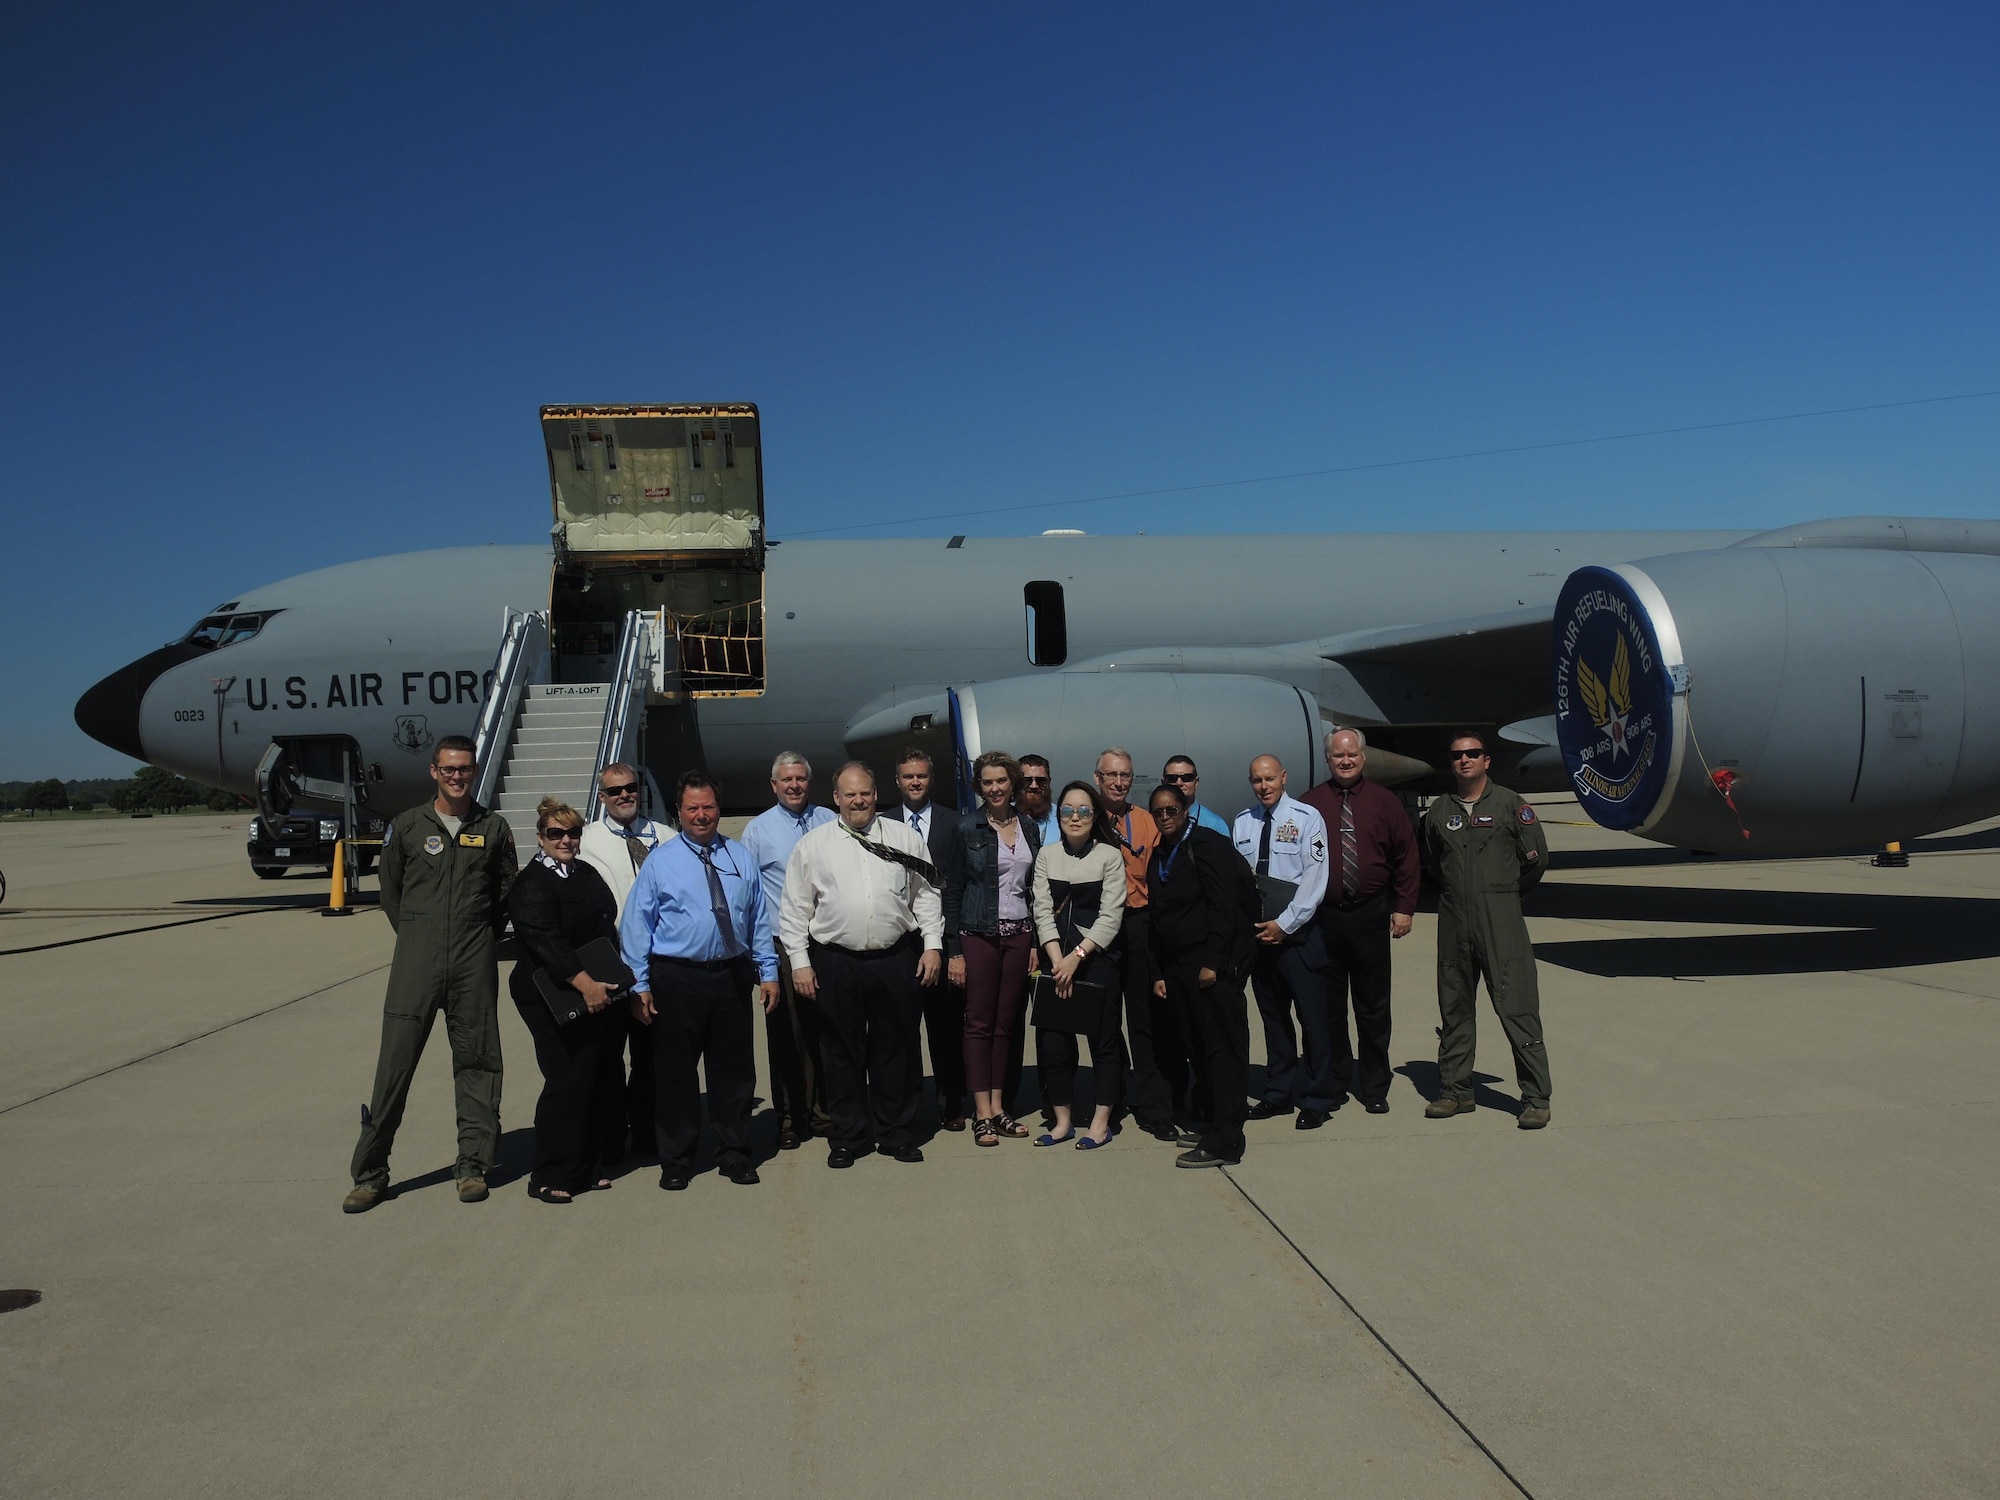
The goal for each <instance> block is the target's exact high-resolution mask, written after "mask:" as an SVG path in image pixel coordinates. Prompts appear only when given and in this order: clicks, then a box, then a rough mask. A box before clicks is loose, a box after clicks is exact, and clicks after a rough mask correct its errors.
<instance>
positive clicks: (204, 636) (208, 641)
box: [181, 615, 264, 651]
mask: <svg viewBox="0 0 2000 1500" xmlns="http://www.w3.org/2000/svg"><path fill="white" fill-rule="evenodd" d="M263 628H264V616H262V615H208V616H205V617H204V618H203V619H202V620H201V622H200V623H199V624H197V625H196V626H195V627H194V629H192V630H190V631H189V632H188V633H187V634H186V635H184V636H182V637H181V639H182V640H183V641H185V642H186V643H187V644H188V645H190V646H200V647H201V648H202V649H203V650H207V651H213V650H215V649H216V648H218V647H221V646H233V645H235V644H236V643H237V642H238V641H247V640H249V639H250V637H251V636H253V635H255V634H256V633H257V632H258V631H260V630H262V629H263Z"/></svg>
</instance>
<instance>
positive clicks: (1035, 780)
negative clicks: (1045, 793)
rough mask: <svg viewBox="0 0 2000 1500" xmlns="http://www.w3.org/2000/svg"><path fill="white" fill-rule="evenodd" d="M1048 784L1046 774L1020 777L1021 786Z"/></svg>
mask: <svg viewBox="0 0 2000 1500" xmlns="http://www.w3.org/2000/svg"><path fill="white" fill-rule="evenodd" d="M1048 784H1049V778H1048V777H1046V776H1023V777H1022V778H1021V785H1022V786H1047V785H1048Z"/></svg>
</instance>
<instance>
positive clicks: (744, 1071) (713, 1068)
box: [650, 954, 757, 1172]
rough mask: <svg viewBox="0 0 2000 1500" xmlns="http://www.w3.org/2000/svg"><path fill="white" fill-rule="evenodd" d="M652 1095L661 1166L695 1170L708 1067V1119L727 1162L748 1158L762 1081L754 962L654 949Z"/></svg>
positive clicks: (722, 1158)
mask: <svg viewBox="0 0 2000 1500" xmlns="http://www.w3.org/2000/svg"><path fill="white" fill-rule="evenodd" d="M650 968H651V977H652V981H653V1009H654V1011H655V1012H656V1014H655V1015H654V1017H653V1024H652V1026H651V1028H650V1030H651V1031H652V1033H653V1076H654V1080H655V1082H656V1083H657V1084H658V1093H657V1095H656V1096H655V1098H654V1101H653V1113H654V1117H655V1120H656V1122H657V1123H656V1125H655V1132H654V1133H655V1137H656V1139H657V1140H658V1141H659V1145H660V1165H661V1166H662V1167H676V1168H679V1169H680V1170H681V1171H684V1172H685V1171H690V1170H692V1169H693V1167H694V1158H695V1151H696V1149H697V1148H698V1147H699V1146H700V1144H701V1080H700V1078H699V1076H698V1075H697V1074H696V1073H695V1064H696V1062H698V1061H700V1062H706V1064H707V1066H708V1118H709V1123H710V1124H711V1125H713V1126H714V1127H715V1146H716V1156H717V1158H718V1159H719V1160H720V1161H721V1163H722V1164H723V1165H724V1166H738V1165H748V1163H749V1161H750V1099H751V1096H752V1095H753V1093H754V1092H755V1090H756V1087H757V1055H756V1051H755V1038H756V1030H755V1022H754V1021H753V1020H752V1016H753V1014H754V1012H755V1002H754V1001H752V1000H751V998H750V991H751V987H752V986H754V985H755V984H756V982H757V973H756V966H755V965H753V964H752V963H750V961H749V960H747V959H737V960H735V961H733V962H731V963H727V964H724V965H722V966H721V967H719V968H713V969H711V968H708V967H707V966H705V965H702V964H693V963H681V962H678V961H676V960H674V959H671V958H663V957H661V956H660V955H658V954H655V955H654V956H653V961H652V964H651V965H650Z"/></svg>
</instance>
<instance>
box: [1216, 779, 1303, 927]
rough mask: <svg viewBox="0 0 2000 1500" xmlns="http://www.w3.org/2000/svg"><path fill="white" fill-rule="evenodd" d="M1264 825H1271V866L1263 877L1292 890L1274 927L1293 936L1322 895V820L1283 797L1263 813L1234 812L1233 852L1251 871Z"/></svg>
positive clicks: (1253, 809) (1250, 810) (1257, 810)
mask: <svg viewBox="0 0 2000 1500" xmlns="http://www.w3.org/2000/svg"><path fill="white" fill-rule="evenodd" d="M1267 820H1268V821H1269V822H1270V824H1271V863H1270V865H1269V867H1268V868H1267V869H1266V870H1265V871H1264V873H1265V874H1267V875H1269V876H1270V877H1271V878H1272V879H1273V880H1289V881H1291V882H1292V883H1293V884H1295V885H1297V886H1298V890H1297V891H1296V892H1295V893H1294V894H1293V896H1292V903H1291V905H1289V906H1287V907H1286V908H1285V909H1284V910H1283V911H1281V912H1279V913H1278V926H1279V927H1281V928H1283V929H1284V930H1285V931H1286V932H1287V933H1295V932H1297V931H1299V930H1300V929H1301V928H1302V927H1304V926H1305V925H1306V923H1308V922H1310V921H1311V920H1312V919H1313V913H1314V912H1316V911H1318V910H1319V903H1320V900H1321V898H1322V897H1324V896H1325V895H1326V820H1325V819H1324V818H1322V817H1321V816H1320V815H1319V814H1318V813H1316V812H1314V811H1313V810H1312V809H1311V808H1310V807H1307V806H1306V805H1305V803H1303V802H1301V801H1299V800H1298V799H1297V798H1295V797H1287V796H1280V797H1279V798H1278V800H1277V801H1276V802H1274V803H1273V804H1272V805H1271V807H1270V810H1269V811H1268V812H1267V811H1266V810H1265V809H1264V808H1262V807H1258V806H1254V805H1253V806H1252V807H1250V808H1248V809H1247V810H1246V811H1243V812H1240V813H1238V814H1237V815H1236V832H1235V835H1234V841H1235V844H1236V852H1237V853H1238V854H1240V855H1242V856H1243V857H1244V859H1246V860H1248V861H1249V863H1250V868H1251V869H1253V870H1254V869H1256V868H1257V851H1258V849H1259V847H1260V846H1261V845H1262V844H1263V841H1264V824H1265V822H1266V821H1267Z"/></svg>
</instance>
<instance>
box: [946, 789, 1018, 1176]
mask: <svg viewBox="0 0 2000 1500" xmlns="http://www.w3.org/2000/svg"><path fill="white" fill-rule="evenodd" d="M972 777H973V784H974V785H975V786H977V787H978V788H979V810H978V811H977V812H974V813H969V814H967V815H966V816H965V817H964V818H962V819H960V820H959V824H958V826H957V827H956V828H954V829H953V830H952V832H951V846H950V852H949V853H948V854H946V856H945V869H944V899H943V905H944V951H945V956H946V958H947V959H948V960H949V962H950V971H951V972H950V976H949V977H950V980H951V982H952V983H953V984H957V985H963V986H964V987H965V1082H966V1086H967V1087H968V1088H970V1089H971V1090H972V1102H973V1115H974V1120H973V1127H972V1138H973V1139H974V1140H975V1141H976V1142H978V1143H979V1144H980V1145H982V1146H997V1145H999V1144H1000V1138H1001V1137H1002V1136H1012V1137H1015V1138H1019V1137H1021V1136H1025V1135H1026V1134H1027V1133H1028V1127H1027V1126H1025V1125H1023V1124H1021V1123H1020V1122H1019V1121H1018V1120H1016V1119H1014V1118H1013V1117H1012V1116H1010V1115H1009V1114H1008V1113H1007V1101H1006V1097H1005V1096H1006V1084H1007V1072H1008V1064H1009V1062H1010V1060H1011V1059H1012V1057H1013V1055H1014V1050H1015V1049H1016V1048H1017V1047H1019V1046H1020V1045H1021V1039H1022V1036H1023V1031H1022V1025H1021V1018H1022V1016H1023V1015H1024V1014H1026V1012H1027V1009H1028V967H1029V964H1030V963H1031V961H1032V960H1033V958H1034V956H1035V936H1034V921H1033V914H1032V913H1031V912H1030V910H1029V907H1028V887H1029V882H1030V880H1031V878H1032V876H1033V873H1034V868H1035V854H1036V851H1038V850H1039V849H1040V848H1041V844H1042V831H1041V829H1039V828H1037V827H1036V826H1035V824H1034V822H1033V820H1031V819H1028V818H1024V817H1022V816H1021V815H1020V813H1019V811H1018V810H1017V809H1016V808H1015V806H1014V794H1015V793H1016V792H1017V791H1019V790H1020V786H1021V766H1020V762H1018V761H1016V760H1015V759H1014V757H1013V756H1011V755H1003V754H1001V753H1000V752H999V751H997V750H989V751H988V752H987V753H986V754H984V755H982V756H980V757H979V759H977V760H976V761H974V762H973V763H972Z"/></svg>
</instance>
